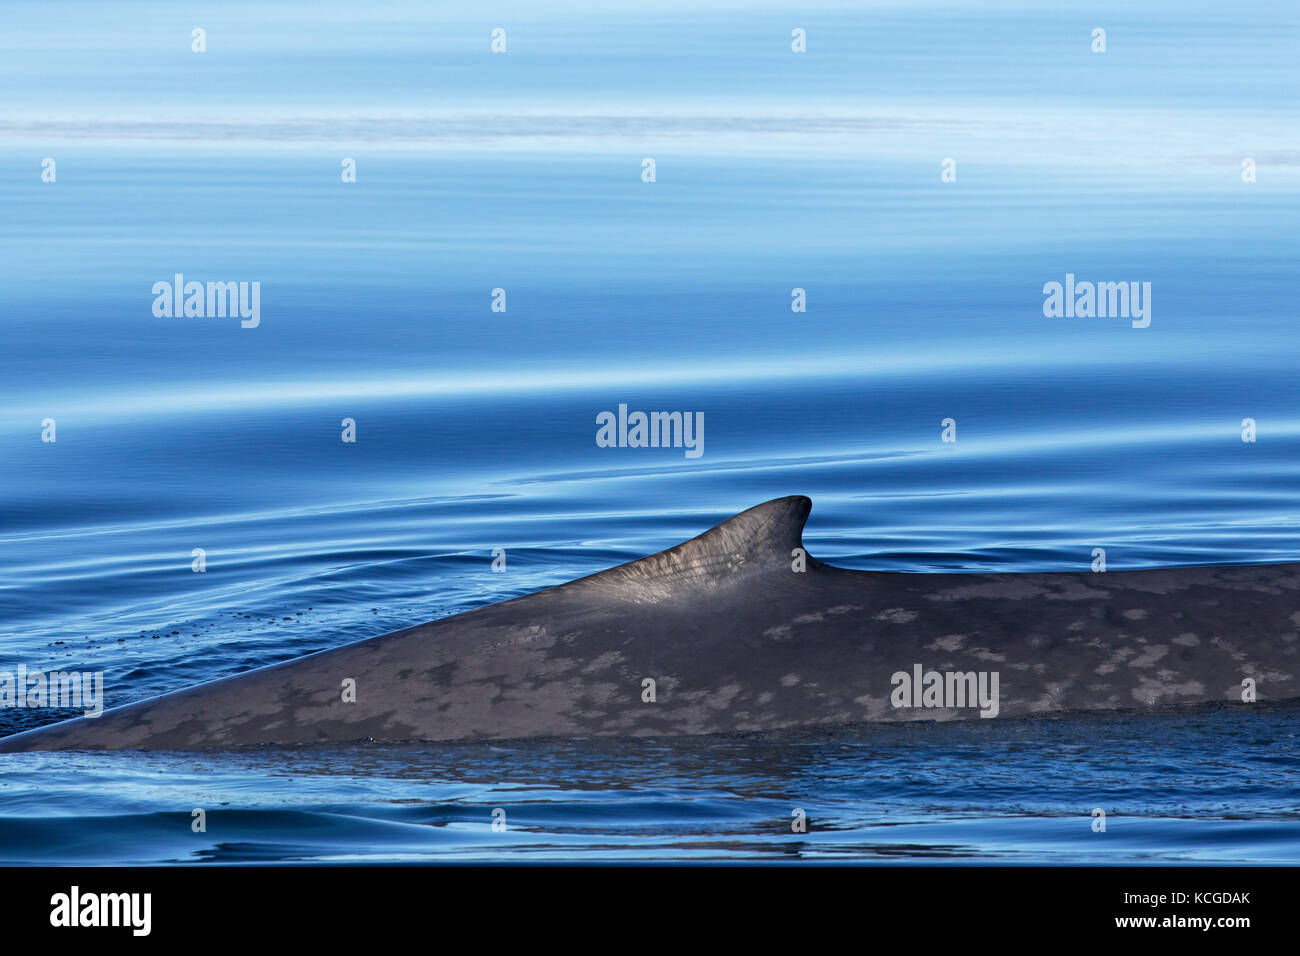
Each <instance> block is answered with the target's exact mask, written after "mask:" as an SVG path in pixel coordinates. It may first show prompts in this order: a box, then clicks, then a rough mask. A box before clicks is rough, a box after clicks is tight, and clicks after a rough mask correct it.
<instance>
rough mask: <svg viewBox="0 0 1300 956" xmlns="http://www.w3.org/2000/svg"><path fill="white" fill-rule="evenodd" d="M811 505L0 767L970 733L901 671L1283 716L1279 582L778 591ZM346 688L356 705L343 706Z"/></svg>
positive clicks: (1023, 582) (61, 729)
mask: <svg viewBox="0 0 1300 956" xmlns="http://www.w3.org/2000/svg"><path fill="white" fill-rule="evenodd" d="M810 508H811V502H809V501H808V499H806V498H802V497H790V498H781V499H777V500H775V501H769V502H767V503H766V504H763V505H759V506H758V507H757V508H751V509H750V510H749V511H746V512H743V513H742V514H739V515H737V516H736V517H734V518H731V519H730V520H728V521H725V522H723V523H722V524H720V525H718V526H717V527H716V528H713V529H712V530H710V531H707V532H705V533H704V534H702V535H700V536H699V537H697V538H693V539H691V540H690V541H687V542H685V543H684V544H681V545H678V546H677V547H675V548H670V549H669V550H667V551H662V552H660V553H658V554H653V555H650V556H648V557H646V558H642V559H641V560H639V561H634V562H631V563H629V564H625V565H621V566H619V567H616V568H611V569H610V570H608V571H604V572H601V573H600V574H595V575H592V576H590V577H586V578H582V579H579V580H577V581H572V582H570V583H568V584H565V585H561V586H560V587H556V588H550V589H548V590H545V591H539V592H537V593H535V594H530V595H526V596H524V597H519V598H515V599H513V600H509V601H504V602H502V603H500V604H495V605H492V606H490V607H485V608H480V609H479V610H476V611H471V612H469V613H466V614H461V615H457V616H455V617H450V618H447V619H444V620H440V621H434V622H431V623H428V624H421V625H418V626H416V627H411V628H407V629H405V630H401V631H396V632H394V633H392V634H385V635H383V636H381V637H376V638H371V639H368V640H365V641H359V642H356V643H353V644H348V645H345V646H341V647H337V648H334V649H332V650H327V651H322V652H320V653H317V654H312V655H309V656H307V657H302V658H299V659H297V660H292V661H286V662H284V663H282V664H277V665H274V666H272V667H266V668H261V669H259V670H255V671H249V672H246V673H243V674H238V675H235V676H232V677H228V678H225V679H223V680H219V681H213V682H211V683H208V684H203V685H200V686H197V687H191V688H187V689H185V690H181V691H177V692H175V693H172V694H167V695H165V696H163V697H158V698H154V699H152V700H146V701H140V702H137V703H134V704H128V705H126V706H124V707H118V708H114V709H112V710H108V711H105V712H104V713H103V715H102V716H100V717H98V718H84V717H83V718H77V719H75V720H70V721H64V722H62V723H58V724H53V725H50V726H46V727H41V728H38V729H36V730H31V731H27V732H25V733H22V734H17V735H14V736H11V737H7V738H4V739H3V740H0V750H3V751H18V750H49V749H69V748H77V749H101V748H109V749H123V748H144V749H158V748H173V749H205V748H228V747H238V746H245V745H255V744H284V745H292V744H304V743H313V742H320V741H357V740H362V739H366V738H371V739H373V740H377V741H386V740H429V741H434V740H457V739H463V740H486V739H512V738H524V737H537V736H584V737H585V736H613V735H627V736H670V735H686V734H709V733H725V732H734V731H738V730H746V731H752V730H779V729H783V728H788V727H810V726H829V725H834V724H838V723H845V722H853V721H862V720H872V721H905V720H936V719H944V720H968V719H986V718H980V717H979V708H978V707H970V706H967V707H960V706H957V707H947V706H945V707H936V708H924V707H895V706H894V705H893V702H892V700H891V692H892V690H893V685H892V683H891V677H892V675H893V674H894V673H895V672H905V673H909V674H910V673H912V670H913V668H914V667H915V666H916V665H918V664H919V665H921V666H922V667H923V668H924V669H927V670H929V669H941V670H943V671H954V672H961V673H966V672H977V673H990V672H992V673H997V674H998V675H999V715H1000V716H1003V717H1014V716H1019V715H1025V714H1035V713H1042V712H1057V711H1086V710H1105V709H1111V708H1117V707H1133V706H1140V707H1151V708H1160V707H1167V706H1174V705H1179V704H1184V703H1189V702H1193V701H1200V700H1240V693H1241V689H1240V681H1241V679H1242V678H1243V677H1254V678H1255V679H1256V680H1257V682H1258V687H1259V693H1260V696H1261V698H1271V699H1283V698H1288V697H1297V696H1300V679H1298V678H1297V677H1296V674H1297V672H1300V667H1298V666H1297V661H1298V660H1300V658H1298V657H1297V647H1298V642H1297V638H1296V630H1297V624H1300V611H1297V604H1300V566H1298V565H1295V564H1282V565H1259V566H1245V567H1243V566H1234V567H1202V568H1171V569H1157V570H1147V571H1108V572H1104V573H1093V572H1092V571H1091V570H1085V571H1079V572H1065V573H1057V574H952V573H944V574H928V573H926V574H903V573H892V572H880V571H848V570H844V569H841V568H835V567H832V566H830V565H827V564H824V563H822V562H820V561H817V560H816V559H815V558H812V557H811V556H809V557H808V559H807V563H806V569H805V570H804V571H803V572H800V573H795V572H793V571H792V570H791V567H790V559H789V556H790V553H791V551H792V550H793V549H794V548H799V547H802V546H803V544H802V530H803V525H804V522H805V520H806V519H807V517H808V512H809V509H810ZM805 550H806V549H805ZM1193 622H1194V623H1193ZM1189 625H1191V626H1195V627H1196V633H1195V634H1193V633H1192V632H1190V631H1189V630H1188V626H1189ZM345 678H346V679H351V680H354V681H355V682H356V700H355V702H345V701H344V700H343V699H342V694H341V692H340V691H341V682H342V681H343V680H344V679H345ZM647 678H650V679H653V680H654V681H655V688H656V694H655V700H654V701H653V702H647V701H646V700H644V699H643V681H644V680H645V679H647ZM1225 687H1226V688H1228V689H1227V690H1225Z"/></svg>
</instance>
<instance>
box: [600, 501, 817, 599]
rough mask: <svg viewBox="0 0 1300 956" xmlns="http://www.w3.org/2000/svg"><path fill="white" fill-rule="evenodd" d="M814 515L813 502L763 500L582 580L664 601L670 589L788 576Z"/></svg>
mask: <svg viewBox="0 0 1300 956" xmlns="http://www.w3.org/2000/svg"><path fill="white" fill-rule="evenodd" d="M811 511H812V501H811V499H809V498H806V497H804V496H803V495H791V496H789V497H787V498H775V499H773V500H772V501H765V502H763V504H761V505H755V506H754V507H753V508H750V509H749V510H748V511H742V512H741V513H740V514H738V515H735V516H734V517H731V518H728V519H727V520H726V521H724V522H722V524H720V525H718V526H717V527H714V528H710V529H709V530H708V531H706V532H704V533H703V534H702V535H699V536H698V537H695V538H691V539H690V540H689V541H684V542H682V543H681V544H679V545H677V546H676V547H673V548H669V549H668V550H667V551H660V552H659V553H658V554H652V555H649V556H647V557H644V558H641V559H639V560H637V561H632V562H630V563H628V564H623V565H619V566H618V567H616V568H611V569H610V570H608V571H602V572H601V573H600V574H596V575H592V576H591V577H590V578H584V579H583V580H584V581H591V582H593V583H594V582H595V581H597V580H599V582H600V584H601V586H614V587H627V588H635V589H637V590H644V591H645V592H646V596H647V597H656V596H657V597H662V596H666V595H667V594H668V593H669V591H668V589H669V588H670V587H671V588H672V589H678V588H683V587H696V588H703V589H705V590H713V589H715V588H720V587H725V586H728V585H730V584H732V583H734V582H735V580H736V579H737V578H738V577H747V576H749V575H750V574H754V573H761V572H763V571H771V570H776V569H781V570H785V571H789V570H790V563H791V561H792V560H793V558H792V557H791V554H790V552H791V551H793V550H794V549H795V548H799V547H802V546H803V527H804V523H805V522H806V521H807V520H808V514H809V513H810V512H811ZM809 562H810V563H811V562H812V559H811V558H810V559H809ZM575 583H576V582H575Z"/></svg>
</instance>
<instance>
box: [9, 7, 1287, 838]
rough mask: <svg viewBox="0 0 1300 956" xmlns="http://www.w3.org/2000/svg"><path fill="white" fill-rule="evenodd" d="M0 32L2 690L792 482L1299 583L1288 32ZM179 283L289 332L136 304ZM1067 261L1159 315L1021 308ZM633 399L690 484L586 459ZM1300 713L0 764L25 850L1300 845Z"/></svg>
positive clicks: (526, 579)
mask: <svg viewBox="0 0 1300 956" xmlns="http://www.w3.org/2000/svg"><path fill="white" fill-rule="evenodd" d="M6 16H7V17H9V18H10V19H11V21H12V22H10V23H7V25H6V31H5V33H4V35H3V36H2V37H0V49H3V56H0V107H3V108H2V109H0V210H3V213H4V215H3V216H0V248H2V249H3V253H4V254H3V256H0V316H3V321H4V327H5V338H4V345H3V348H2V350H0V448H2V449H3V453H2V454H0V667H4V668H12V667H14V666H16V665H17V664H18V663H25V664H26V665H27V666H28V667H30V668H44V667H54V666H56V665H57V666H60V667H70V666H75V667H77V668H78V669H83V670H101V671H103V672H104V675H105V685H106V691H107V695H108V703H109V704H110V705H112V704H118V703H124V702H127V701H131V700H137V699H140V698H142V697H146V696H151V695H154V694H157V693H161V692H165V691H169V690H174V689H177V688H179V687H184V686H187V685H190V684H193V683H195V682H198V681H203V680H209V679H212V678H216V677H220V676H224V675H227V674H232V673H237V672H239V671H241V670H247V669H249V668H252V667H257V666H261V665H263V664H267V663H271V662H275V661H280V660H285V659H288V658H291V657H295V656H299V655H301V654H304V653H308V652H311V651H315V650H320V649H322V648H326V647H331V646H336V645H338V644H342V643H345V642H347V641H351V640H356V639H360V638H364V637H369V636H373V635H376V634H381V633H385V632H387V631H391V630H394V629H397V628H400V627H404V626H408V625H411V624H414V623H419V622H421V621H425V620H429V619H433V618H436V617H441V616H445V615H450V614H455V613H459V612H461V611H465V610H469V609H472V608H475V607H479V606H482V605H484V604H488V603H492V602H495V601H499V600H502V599H505V598H509V597H514V596H517V595H520V594H525V593H529V592H531V591H534V590H537V589H539V588H542V587H547V586H550V585H553V584H558V583H561V582H563V581H566V580H569V579H571V578H574V577H578V576H580V575H583V574H587V573H590V572H593V571H596V570H600V569H602V568H605V567H608V566H611V565H613V564H616V563H620V562H622V561H626V560H630V559H633V558H636V557H639V556H641V555H644V554H647V553H650V552H653V551H656V550H659V549H661V548H664V547H667V546H670V545H672V544H675V543H677V542H679V541H681V540H683V539H685V538H687V537H690V536H692V535H694V534H697V533H699V532H700V531H703V530H705V529H706V528H707V527H709V526H711V525H713V524H715V523H717V522H718V521H720V520H722V519H724V518H726V517H728V516H730V515H731V514H733V513H735V512H738V511H740V510H743V509H744V508H747V507H749V506H751V505H754V504H757V503H759V502H761V501H763V500H766V499H768V498H772V497H776V496H780V495H786V494H806V495H809V496H810V497H811V498H812V499H813V502H814V507H813V515H812V518H811V521H810V524H809V528H808V530H807V533H806V535H805V543H806V545H807V546H808V548H809V550H810V552H811V553H812V554H814V555H816V556H817V557H819V558H822V559H823V560H829V561H831V562H833V563H837V564H841V565H844V566H847V567H856V568H875V569H888V570H898V571H910V572H918V573H924V572H926V571H936V570H969V571H983V570H990V569H999V570H1046V569H1082V568H1086V567H1088V566H1089V563H1090V562H1091V560H1092V557H1091V555H1092V551H1093V549H1094V548H1096V547H1104V548H1105V549H1106V552H1107V562H1108V566H1109V567H1110V568H1112V569H1118V568H1131V567H1151V566H1161V565H1179V564H1182V565H1191V564H1222V563H1260V562H1277V561H1295V560H1300V521H1298V518H1300V500H1298V498H1297V490H1298V489H1300V383H1297V379H1296V373H1295V369H1296V367H1297V358H1300V347H1298V340H1297V337H1296V334H1295V319H1296V315H1295V302H1296V297H1295V285H1296V277H1297V261H1300V230H1297V228H1296V223H1297V221H1298V217H1297V212H1300V174H1298V167H1300V132H1298V131H1300V124H1298V123H1297V122H1296V121H1297V109H1296V105H1295V97H1294V90H1295V86H1296V81H1297V79H1300V66H1298V65H1297V61H1296V58H1295V55H1294V54H1295V50H1296V49H1297V48H1298V46H1300V43H1298V42H1297V41H1300V12H1298V11H1297V9H1296V8H1295V7H1294V5H1291V4H1287V3H1283V2H1278V3H1264V4H1256V5H1252V6H1251V7H1249V8H1247V9H1234V10H1231V11H1225V10H1223V9H1221V8H1219V7H1218V6H1217V5H1211V4H1208V3H1206V4H1197V3H1193V4H1174V3H1164V2H1162V3H1154V4H1144V5H1142V8H1141V9H1140V10H1139V9H1132V8H1130V6H1128V5H1121V4H1084V5H1073V4H1072V5H1069V6H1068V7H1067V6H1066V5H1064V4H1059V5H1043V4H1031V3H1027V2H1026V3H1017V2H1003V3H993V4H981V5H979V6H978V8H971V7H967V6H966V5H962V4H956V3H942V2H936V3H923V4H903V3H898V4H881V5H878V6H873V7H867V8H861V7H858V6H857V5H848V4H845V5H835V4H825V5H821V6H819V7H818V8H817V9H815V10H812V11H805V10H792V9H789V8H786V7H782V6H780V5H775V4H762V3H759V4H743V5H742V4H739V3H736V4H732V3H729V2H726V0H713V2H711V3H706V4H702V5H701V4H686V3H681V4H676V3H669V4H666V5H656V9H655V11H654V12H642V11H637V10H633V9H631V8H629V9H627V10H622V11H620V10H610V9H607V8H599V7H597V6H596V5H594V4H583V3H573V4H567V5H562V6H560V7H558V8H555V9H553V10H549V11H548V12H547V13H546V14H545V15H544V16H543V15H542V14H540V13H538V12H537V11H535V10H530V9H529V8H528V7H526V6H511V5H493V4H487V5H484V6H481V7H480V6H479V5H474V8H473V9H472V10H465V11H460V12H450V13H449V12H447V11H444V10H440V9H438V8H435V7H427V8H426V7H420V8H417V9H412V8H411V5H408V4H396V3H394V4H384V3H380V4H373V5H368V6H366V7H365V8H364V9H357V8H355V7H354V5H351V4H342V3H339V4H323V5H313V7H312V12H311V14H310V16H308V15H307V14H305V13H304V8H302V7H299V6H296V5H291V4H257V5H254V4H248V5H221V6H219V7H218V6H213V7H199V8H195V9H186V10H184V11H177V10H175V9H173V7H172V5H167V4H161V3H157V4H155V3H126V4H118V5H114V7H113V9H112V10H111V11H110V10H108V9H107V8H101V6H100V5H98V4H91V3H50V4H43V5H40V6H37V5H30V6H20V7H16V8H12V9H7V10H6ZM195 27H202V28H203V29H205V30H206V44H207V48H206V52H204V53H201V54H200V53H195V52H193V51H192V49H191V43H192V32H191V31H192V29H193V28H195ZM497 27H501V28H503V29H505V30H506V33H507V42H508V46H507V52H506V53H504V54H494V53H492V52H491V50H490V42H491V37H490V33H491V30H492V29H493V28H497ZM796 27H798V28H802V29H805V30H806V32H807V38H808V40H807V42H808V52H807V53H804V54H795V53H793V52H792V51H791V49H790V43H791V38H790V33H791V30H792V29H794V28H796ZM1096 27H1103V28H1105V29H1106V30H1107V50H1106V52H1105V53H1093V52H1092V50H1091V49H1090V44H1091V43H1092V40H1091V31H1092V30H1093V29H1094V28H1096ZM645 158H653V159H654V160H655V164H656V178H655V181H654V182H653V183H647V182H644V181H643V180H642V169H643V160H644V159H645ZM1247 158H1249V159H1251V160H1252V161H1253V163H1254V164H1255V165H1254V168H1255V170H1256V172H1257V176H1256V178H1255V180H1254V181H1253V182H1246V181H1244V180H1243V160H1244V159H1247ZM46 159H52V160H54V161H55V164H56V166H55V168H56V170H57V175H56V178H55V180H54V181H53V182H46V181H43V179H42V170H43V161H44V160H46ZM344 159H353V160H355V162H356V169H357V178H356V182H352V183H345V182H343V181H342V179H341V174H340V171H341V164H342V162H343V160H344ZM946 159H952V160H953V161H954V163H955V170H956V180H955V181H954V182H944V181H943V180H942V178H941V171H942V168H943V162H944V161H945V160H946ZM176 273H183V274H184V275H185V276H186V277H187V278H188V279H192V280H198V281H257V282H259V283H260V289H261V300H260V301H261V314H260V324H259V325H258V326H257V327H256V328H248V329H245V328H241V327H240V323H239V321H238V319H231V318H159V317H156V316H155V315H154V312H153V303H154V294H153V293H152V291H151V290H152V287H153V285H154V283H156V282H158V281H165V282H170V281H171V280H172V277H173V276H174V275H175V274H176ZM1067 274H1072V275H1075V276H1077V277H1078V278H1079V279H1080V280H1081V281H1082V280H1092V281H1126V282H1127V281H1135V282H1150V283H1151V288H1152V297H1151V300H1150V304H1151V313H1150V315H1151V323H1150V325H1149V327H1146V328H1133V327H1132V325H1131V323H1130V322H1129V321H1128V320H1127V319H1122V318H1047V317H1045V316H1044V313H1043V299H1044V296H1043V292H1042V289H1043V286H1044V284H1045V283H1048V282H1052V281H1057V282H1061V281H1064V279H1065V276H1066V275H1067ZM498 288H500V289H504V290H505V292H506V296H507V303H508V304H507V308H506V311H504V312H496V311H493V310H492V308H491V305H492V301H493V290H494V289H498ZM796 288H798V289H803V290H804V292H805V295H806V301H807V310H806V311H805V312H793V311H792V310H791V302H792V297H791V295H792V290H793V289H796ZM619 404H627V405H628V406H629V407H631V408H633V409H638V408H639V409H645V410H659V409H667V410H671V409H676V410H690V411H699V412H702V413H703V414H704V418H705V424H706V428H705V432H704V441H703V454H702V455H700V456H699V457H698V458H690V457H687V456H686V454H685V453H684V451H683V449H680V448H665V449H627V448H622V449H618V448H601V447H598V446H597V444H596V442H595V433H596V425H595V418H596V415H597V414H598V413H599V412H601V411H604V410H614V409H616V408H617V407H618V405H619ZM347 418H350V419H352V420H354V421H355V423H356V434H357V441H356V442H355V443H344V442H343V441H341V440H340V434H341V431H342V422H343V420H344V419H347ZM1248 418H1249V419H1252V420H1253V421H1254V422H1255V427H1256V429H1257V434H1256V438H1257V440H1256V441H1253V442H1246V441H1243V440H1242V435H1243V420H1244V419H1248ZM46 419H53V420H54V422H55V423H56V434H57V440H56V441H54V442H48V441H43V440H42V434H43V432H44V431H46V426H45V425H44V424H43V422H44V421H45V420H46ZM945 419H952V420H953V421H954V422H955V423H956V434H957V441H956V442H952V443H945V442H943V441H941V440H940V438H941V430H942V422H943V421H944V420H945ZM195 548H202V549H204V551H205V553H206V556H207V557H206V560H207V566H206V567H207V569H206V571H205V572H204V573H202V574H196V573H193V572H192V571H191V561H192V560H193V559H192V557H191V555H192V551H193V549H195ZM496 548H503V549H505V551H506V553H507V555H508V567H507V571H506V573H503V574H499V573H493V572H492V570H491V559H492V551H493V549H496ZM1296 714H1297V711H1296V710H1295V709H1294V707H1293V706H1289V705H1284V704H1274V705H1267V706H1260V707H1259V708H1257V709H1256V710H1253V711H1252V712H1250V713H1249V714H1246V713H1242V712H1240V711H1236V710H1228V709H1217V708H1210V709H1206V710H1197V711H1194V712H1189V713H1188V714H1186V715H1183V716H1178V717H1163V718H1159V719H1157V718H1152V717H1143V716H1123V715H1121V716H1116V717H1113V718H1101V719H1098V718H1089V719H1087V720H1076V719H1073V718H1055V719H1045V720H1034V721H980V722H977V725H964V726H945V725H932V724H921V725H909V726H907V727H903V728H876V727H869V728H850V729H846V730H843V731H836V732H834V733H823V734H814V735H784V736H780V737H765V736H760V737H753V738H726V739H713V738H707V739H700V740H687V741H670V740H660V741H635V742H615V741H561V742H556V741H551V742H530V743H524V744H511V745H501V746H490V747H489V746H471V745H445V746H437V747H433V746H430V747H399V748H384V747H377V746H367V747H354V748H339V749H331V750H309V751H302V752H292V753H283V752H275V753H271V752H263V751H258V752H254V753H246V754H233V755H219V756H212V755H208V756H196V755H166V754H150V755H139V754H132V755H122V754H110V755H84V754H81V755H70V754H55V755H14V756H8V757H5V758H4V763H3V766H0V832H2V833H3V835H4V839H3V840H0V862H8V863H16V862H22V863H44V862H55V863H64V862H91V863H111V862H153V861H205V860H206V861H213V860H216V861H234V860H256V861H273V860H290V859H292V860H318V861H322V860H342V859H348V860H354V859H364V860H406V859H420V860H438V859H499V860H514V859H651V858H653V859H699V858H709V859H718V858H722V859H738V858H744V859H791V858H821V859H829V858H834V859H863V860H887V859H925V860H933V859H956V860H981V861H1013V862H1014V861H1021V860H1036V861H1060V862H1099V863H1113V862H1121V861H1209V862H1219V861H1236V862H1296V861H1300V832H1298V831H1297V826H1300V823H1298V821H1300V817H1298V816H1297V811H1296V807H1297V805H1300V801H1298V800H1297V797H1300V773H1298V772H1297V764H1296V761H1297V749H1296V730H1295V728H1296V722H1295V718H1296ZM55 716H64V715H62V714H53V713H50V712H41V711H31V710H22V711H18V710H10V711H4V712H0V726H2V727H3V728H4V729H6V730H8V729H19V728H23V727H27V726H32V725H34V724H35V723H39V722H42V721H45V720H50V719H53V718H54V717H55ZM1097 806H1101V807H1103V808H1107V811H1108V813H1112V820H1111V826H1110V828H1109V829H1108V831H1107V833H1106V834H1105V835H1101V834H1094V833H1092V832H1091V829H1090V827H1089V822H1090V818H1089V816H1088V815H1089V813H1090V811H1091V810H1092V808H1093V807H1097ZM196 807H205V808H207V809H208V810H209V812H210V815H211V816H210V821H211V822H210V825H209V828H208V831H207V833H206V834H196V833H193V832H192V831H191V829H190V814H191V811H192V809H194V808H196ZM496 807H502V808H504V809H506V811H507V816H508V819H509V821H510V825H509V827H508V828H507V830H506V831H505V833H497V832H494V831H492V829H491V827H490V822H491V818H490V811H491V810H492V809H494V808H496ZM792 807H800V808H803V809H805V810H806V811H807V814H808V817H809V819H810V820H811V821H812V823H813V826H812V828H811V829H810V831H809V833H807V834H803V835H795V834H792V833H790V832H789V820H790V812H791V809H792Z"/></svg>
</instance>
